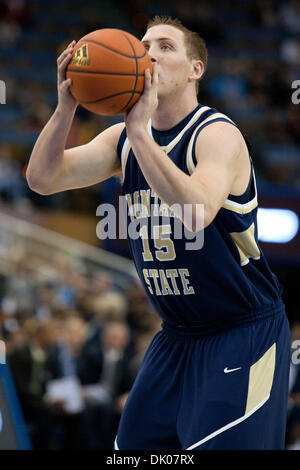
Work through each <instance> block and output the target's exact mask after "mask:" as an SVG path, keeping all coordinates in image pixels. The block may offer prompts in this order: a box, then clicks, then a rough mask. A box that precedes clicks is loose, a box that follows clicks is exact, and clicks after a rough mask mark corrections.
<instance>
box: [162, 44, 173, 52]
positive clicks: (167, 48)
mask: <svg viewBox="0 0 300 470" xmlns="http://www.w3.org/2000/svg"><path fill="white" fill-rule="evenodd" d="M161 49H163V50H164V51H168V50H171V47H170V46H169V44H162V45H161Z"/></svg>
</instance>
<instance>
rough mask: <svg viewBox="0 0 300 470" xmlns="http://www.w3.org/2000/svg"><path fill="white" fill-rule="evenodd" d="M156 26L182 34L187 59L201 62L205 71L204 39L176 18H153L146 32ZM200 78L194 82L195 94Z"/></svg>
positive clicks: (205, 49)
mask: <svg viewBox="0 0 300 470" xmlns="http://www.w3.org/2000/svg"><path fill="white" fill-rule="evenodd" d="M158 25H168V26H173V27H174V28H177V29H179V30H180V31H182V32H183V34H184V38H185V46H186V53H187V57H188V58H189V59H190V60H192V59H196V60H201V61H202V62H203V65H204V73H205V71H206V69H207V59H208V52H207V47H206V43H205V41H204V39H203V38H202V37H201V36H199V34H198V33H196V32H194V31H191V30H190V29H188V28H186V27H185V26H184V25H183V24H182V22H181V21H180V20H179V19H178V18H172V17H171V16H155V17H154V18H153V19H152V20H150V21H149V22H148V24H147V31H148V29H150V28H152V27H153V26H158ZM203 75H204V74H203ZM203 75H202V77H203ZM202 77H201V78H202ZM201 78H199V80H197V81H196V92H197V93H198V90H199V81H200V80H201Z"/></svg>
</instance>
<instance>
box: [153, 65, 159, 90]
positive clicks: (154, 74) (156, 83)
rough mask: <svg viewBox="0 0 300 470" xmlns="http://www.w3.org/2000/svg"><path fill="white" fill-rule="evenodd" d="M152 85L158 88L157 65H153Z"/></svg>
mask: <svg viewBox="0 0 300 470" xmlns="http://www.w3.org/2000/svg"><path fill="white" fill-rule="evenodd" d="M152 85H154V86H155V87H157V85H158V70H157V67H156V64H153V72H152Z"/></svg>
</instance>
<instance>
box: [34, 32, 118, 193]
mask: <svg viewBox="0 0 300 470" xmlns="http://www.w3.org/2000/svg"><path fill="white" fill-rule="evenodd" d="M74 46H75V41H72V43H70V44H69V46H68V47H67V49H65V50H64V51H63V52H62V54H61V55H60V56H59V57H58V59H57V88H58V105H57V107H56V109H55V112H54V114H53V115H52V117H51V118H50V120H49V121H48V123H47V124H46V126H45V127H44V129H43V130H42V132H41V134H40V135H39V137H38V139H37V141H36V143H35V145H34V148H33V150H32V153H31V156H30V160H29V164H28V168H27V172H26V178H27V182H28V185H29V187H30V188H31V189H32V190H33V191H36V192H38V193H40V194H44V195H47V194H53V193H56V192H60V191H64V190H67V189H75V188H80V187H85V186H90V185H92V184H96V183H98V182H100V181H103V180H105V179H107V178H109V177H110V176H112V175H114V174H116V173H118V172H119V171H120V163H119V160H118V156H117V151H116V142H118V138H119V136H120V133H121V132H122V129H123V128H124V124H122V123H120V124H116V125H115V126H112V127H110V128H108V129H106V130H105V131H104V132H102V133H101V134H99V135H98V136H97V137H95V139H93V140H92V141H91V142H89V143H88V144H86V145H81V146H78V147H74V148H72V149H68V150H65V146H66V141H67V137H68V134H69V131H70V128H71V125H72V122H73V118H74V115H75V111H76V108H77V105H78V102H77V101H76V100H75V99H74V98H73V96H72V95H71V93H70V91H69V87H70V84H71V80H70V79H68V80H66V76H65V73H66V67H67V65H68V63H69V61H70V59H71V56H72V51H73V48H74Z"/></svg>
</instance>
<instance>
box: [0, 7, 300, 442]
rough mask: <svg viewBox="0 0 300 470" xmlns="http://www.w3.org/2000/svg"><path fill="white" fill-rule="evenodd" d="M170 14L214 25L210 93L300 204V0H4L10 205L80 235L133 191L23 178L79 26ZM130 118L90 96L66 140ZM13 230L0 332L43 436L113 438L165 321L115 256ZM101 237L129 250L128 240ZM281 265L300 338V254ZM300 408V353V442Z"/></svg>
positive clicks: (1, 145)
mask: <svg viewBox="0 0 300 470" xmlns="http://www.w3.org/2000/svg"><path fill="white" fill-rule="evenodd" d="M157 14H164V15H171V16H173V17H179V18H180V19H181V20H182V22H183V24H184V25H186V26H187V27H188V28H190V29H192V30H194V31H197V32H198V33H199V34H200V35H201V36H203V37H204V38H205V40H206V42H207V45H208V51H209V60H208V71H207V73H206V75H205V78H204V79H203V81H202V82H201V84H200V91H199V102H201V103H203V104H205V105H208V106H212V107H215V108H217V109H219V110H220V111H221V112H223V113H225V114H228V115H229V117H230V118H231V119H233V120H234V121H235V122H237V123H238V125H239V127H240V129H241V130H242V132H243V133H244V135H245V136H246V138H247V140H248V141H249V142H250V144H251V147H252V158H253V161H254V164H255V168H256V176H257V181H258V187H259V189H260V190H261V191H262V193H264V192H265V193H267V192H268V191H269V192H270V193H272V194H274V193H275V194H276V195H277V196H278V197H280V195H281V194H286V192H288V194H289V195H293V197H296V198H298V201H299V206H300V105H298V106H297V105H296V104H294V103H293V102H292V99H291V96H292V93H293V90H292V88H291V87H292V83H293V82H294V81H295V80H299V79H300V0H285V1H284V0H252V1H251V2H247V1H246V0H215V1H213V2H212V1H208V0H201V1H200V0H184V1H183V0H172V1H168V0H164V1H162V0H161V1H159V0H152V1H151V2H150V1H147V0H127V1H126V2H123V1H121V0H120V1H117V0H98V1H96V0H95V1H91V0H84V1H83V0H72V1H71V0H1V1H0V79H1V80H4V81H5V83H6V91H7V95H6V104H5V105H0V210H1V211H2V212H3V213H6V214H7V213H9V214H10V215H12V216H14V217H16V218H17V219H20V220H22V219H24V220H27V221H30V222H33V223H40V221H41V220H43V221H45V218H44V219H43V217H42V215H43V214H46V218H47V220H50V218H51V214H54V213H55V214H57V213H59V214H62V217H63V218H64V220H68V227H69V228H70V226H71V227H72V229H71V230H72V232H73V236H74V237H75V238H76V237H77V238H80V233H81V232H82V231H84V226H85V222H86V221H87V217H90V219H88V220H89V221H91V220H92V222H89V223H92V225H93V230H94V232H95V230H96V229H95V226H96V218H95V213H96V208H97V206H98V205H99V204H100V203H102V202H111V201H112V200H114V199H116V198H117V196H118V195H119V194H120V191H121V188H120V182H119V181H118V180H117V179H115V178H112V179H110V180H109V181H107V182H105V183H102V184H100V185H95V186H93V187H90V188H87V189H81V190H74V191H67V192H64V193H61V194H56V195H52V196H47V197H44V196H40V195H38V194H36V193H34V192H32V191H31V190H30V189H29V188H28V185H27V183H26V180H25V178H24V175H25V172H26V165H27V163H28V159H29V156H30V153H31V150H32V147H33V145H34V143H35V141H36V138H37V136H38V135H39V133H40V131H41V130H42V129H43V127H44V125H45V124H46V123H47V121H48V119H49V118H50V116H51V114H52V113H53V111H54V109H55V106H56V104H57V92H56V58H57V56H58V55H59V54H60V53H61V52H62V50H63V49H64V48H65V47H66V46H67V45H68V44H69V43H70V41H71V40H72V39H75V40H76V41H78V40H79V39H80V38H81V37H82V36H84V35H85V34H87V33H88V32H91V31H93V30H95V29H100V28H105V27H117V28H121V29H124V30H127V31H129V32H131V33H132V34H134V35H136V36H137V37H139V38H141V37H142V35H143V33H144V30H145V27H146V24H147V22H148V20H149V19H150V18H152V17H153V16H154V15H157ZM120 120H122V116H114V117H104V116H96V115H93V114H91V113H89V112H88V111H86V110H84V109H83V108H82V107H79V108H78V110H77V113H76V116H75V119H74V124H73V126H72V129H71V131H70V134H69V136H68V140H67V147H73V146H77V145H81V144H84V143H86V142H88V141H89V140H91V139H92V138H93V137H94V136H95V135H97V134H98V133H99V132H101V130H103V129H105V128H106V127H107V126H109V125H111V124H114V123H116V122H118V121H120ZM67 214H68V215H70V214H71V217H70V218H67ZM74 214H75V215H76V216H75V217H74ZM0 217H1V215H0ZM59 220H61V219H59ZM76 223H77V225H76ZM55 224H56V227H57V226H58V219H57V218H56V219H55V222H54V228H55ZM11 225H13V224H11ZM10 228H11V229H12V226H11V227H10ZM2 230H4V229H3V226H2V227H0V277H1V282H0V315H1V330H0V336H1V337H2V338H4V340H5V344H6V347H7V357H8V362H9V365H10V368H11V371H12V375H13V379H14V382H15V385H16V388H17V392H18V396H19V399H20V403H21V407H22V411H23V413H24V417H25V421H26V424H27V428H28V432H29V435H30V439H31V442H32V446H33V448H35V449H69V448H77V449H78V448H82V449H111V448H112V446H113V439H114V435H115V431H116V428H117V424H118V420H119V418H120V413H121V411H122V408H123V406H124V403H125V400H126V396H127V394H128V392H129V390H130V388H131V386H132V383H133V380H134V378H135V375H136V373H137V370H138V367H139V364H140V362H141V360H142V357H143V355H144V353H145V350H146V348H147V346H148V345H149V343H150V341H151V339H152V338H153V336H154V334H155V333H156V332H157V331H158V330H159V328H160V321H159V320H158V318H157V317H156V315H155V313H154V312H153V311H152V308H151V307H150V305H149V302H148V301H147V298H146V297H145V294H144V292H143V290H142V289H141V286H140V284H139V282H138V281H137V280H136V279H135V278H134V276H128V277H127V278H124V279H122V282H119V281H118V280H117V278H116V275H115V272H114V270H113V269H107V268H106V269H104V268H103V267H101V265H100V264H99V266H97V268H95V267H94V268H93V269H89V267H87V265H85V264H84V263H83V262H82V259H80V256H74V255H72V254H71V255H70V253H68V254H67V255H66V253H65V252H64V250H61V251H59V252H58V253H54V255H53V257H50V258H49V257H48V259H47V260H46V261H45V259H43V260H42V259H41V258H39V256H38V254H37V253H36V252H35V254H32V252H31V251H30V250H29V248H28V241H27V238H26V242H25V241H24V240H22V237H21V236H20V233H19V234H18V236H17V237H16V235H15V234H14V235H13V234H9V235H7V233H6V236H4V235H3V233H4V232H5V230H4V232H2ZM64 230H65V231H66V230H67V228H66V227H64ZM21 231H22V229H21ZM12 233H13V232H12ZM12 242H13V243H12ZM94 244H95V245H97V244H98V246H101V247H102V248H105V249H106V250H109V251H112V252H114V253H117V254H119V255H122V256H125V257H130V255H129V252H128V247H127V243H126V241H123V242H120V243H114V242H109V241H107V242H106V243H100V241H99V240H97V241H94ZM8 246H9V249H8ZM282 250H283V251H284V247H283V248H282ZM270 262H271V264H272V259H270ZM272 267H273V269H274V271H275V273H276V274H277V275H278V277H279V280H280V282H281V283H282V284H283V287H284V296H285V297H284V299H285V302H286V305H287V313H288V317H289V319H290V323H291V326H292V333H293V338H292V339H293V340H297V339H300V313H299V312H300V306H299V293H298V291H297V286H298V284H299V274H300V261H299V258H298V259H293V260H291V259H289V263H285V262H284V255H283V256H282V257H281V263H279V264H273V265H272ZM62 378H64V379H66V380H65V382H64V384H65V387H66V390H69V389H68V387H69V386H70V387H73V388H72V390H73V395H74V396H77V402H76V404H75V405H74V406H73V405H72V404H68V403H67V401H68V400H64V399H62V398H55V397H54V394H53V393H51V385H52V384H53V383H54V382H55V380H57V379H62ZM68 378H71V379H72V383H71V382H70V383H68V380H67V379H68ZM74 390H75V392H74ZM76 393H77V395H76ZM73 395H72V396H73ZM75 401H76V400H75ZM299 410H300V374H299V366H296V365H295V364H292V363H291V380H290V400H289V415H288V422H287V430H288V432H287V443H286V445H287V448H300V411H299Z"/></svg>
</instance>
